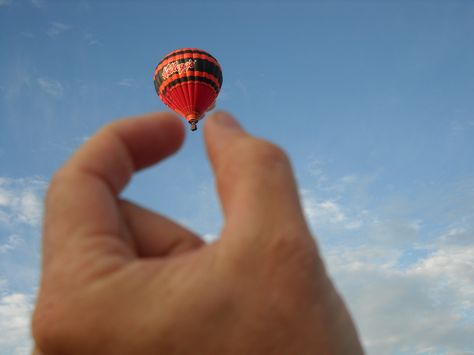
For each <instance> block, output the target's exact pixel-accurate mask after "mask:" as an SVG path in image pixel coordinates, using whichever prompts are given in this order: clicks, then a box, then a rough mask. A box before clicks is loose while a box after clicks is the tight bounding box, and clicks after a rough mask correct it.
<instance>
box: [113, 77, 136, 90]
mask: <svg viewBox="0 0 474 355" xmlns="http://www.w3.org/2000/svg"><path fill="white" fill-rule="evenodd" d="M117 85H118V86H122V87H126V88H129V87H132V86H135V81H134V80H133V79H129V78H124V79H121V80H120V81H119V82H117Z"/></svg>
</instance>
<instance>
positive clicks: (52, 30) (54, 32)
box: [46, 22, 71, 37]
mask: <svg viewBox="0 0 474 355" xmlns="http://www.w3.org/2000/svg"><path fill="white" fill-rule="evenodd" d="M70 28H71V26H69V25H66V24H64V23H62V22H51V23H50V24H49V27H48V29H47V30H46V33H47V34H48V36H50V37H57V36H59V35H61V34H63V33H64V32H66V31H67V30H69V29H70Z"/></svg>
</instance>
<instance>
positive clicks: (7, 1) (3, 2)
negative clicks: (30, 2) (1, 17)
mask: <svg viewBox="0 0 474 355" xmlns="http://www.w3.org/2000/svg"><path fill="white" fill-rule="evenodd" d="M11 3H12V1H11V0H0V6H8V5H11Z"/></svg>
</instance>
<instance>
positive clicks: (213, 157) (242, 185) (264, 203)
mask: <svg viewBox="0 0 474 355" xmlns="http://www.w3.org/2000/svg"><path fill="white" fill-rule="evenodd" d="M204 133H205V141H206V146H207V151H208V155H209V158H210V161H211V164H212V167H213V170H214V173H215V177H216V182H217V189H218V193H219V197H220V201H221V204H222V208H223V212H224V216H225V219H226V230H230V231H238V233H239V239H242V238H248V239H249V240H251V241H252V243H253V244H254V245H255V241H256V240H259V241H260V242H262V243H263V244H266V241H265V239H268V238H272V239H274V238H276V237H278V236H279V235H284V234H288V231H292V232H291V233H290V234H291V235H292V237H293V236H295V238H310V237H309V233H308V231H307V227H306V222H305V220H304V217H303V213H302V209H301V206H300V202H299V196H298V190H297V187H296V183H295V179H294V177H293V172H292V169H291V166H290V162H289V160H288V158H287V156H286V154H285V153H284V152H283V150H282V149H280V148H279V147H277V146H275V145H274V144H272V143H269V142H267V141H264V140H262V139H258V138H255V137H252V136H251V135H249V134H247V133H246V132H245V131H244V130H243V129H242V128H241V127H240V125H239V124H238V123H237V121H236V120H235V119H234V118H232V117H231V116H230V115H229V114H227V113H225V112H217V113H214V114H213V115H211V116H210V117H209V118H208V119H207V120H206V123H205V126H204ZM295 230H297V231H302V230H304V231H305V233H294V231H295ZM231 234H232V233H231ZM223 238H225V236H224V235H223Z"/></svg>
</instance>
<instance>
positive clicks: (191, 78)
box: [161, 75, 219, 95]
mask: <svg viewBox="0 0 474 355" xmlns="http://www.w3.org/2000/svg"><path fill="white" fill-rule="evenodd" d="M188 81H200V82H202V83H206V84H209V85H211V86H212V88H213V89H214V90H215V91H216V93H218V92H219V88H218V87H217V86H216V84H215V83H214V82H213V81H212V80H211V79H208V78H205V77H203V76H194V75H189V76H184V77H181V78H178V79H176V80H173V81H172V82H171V83H169V84H168V85H166V87H165V88H163V90H162V91H161V95H166V92H167V91H168V90H170V89H171V88H173V87H174V86H176V85H178V84H182V83H186V82H188Z"/></svg>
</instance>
